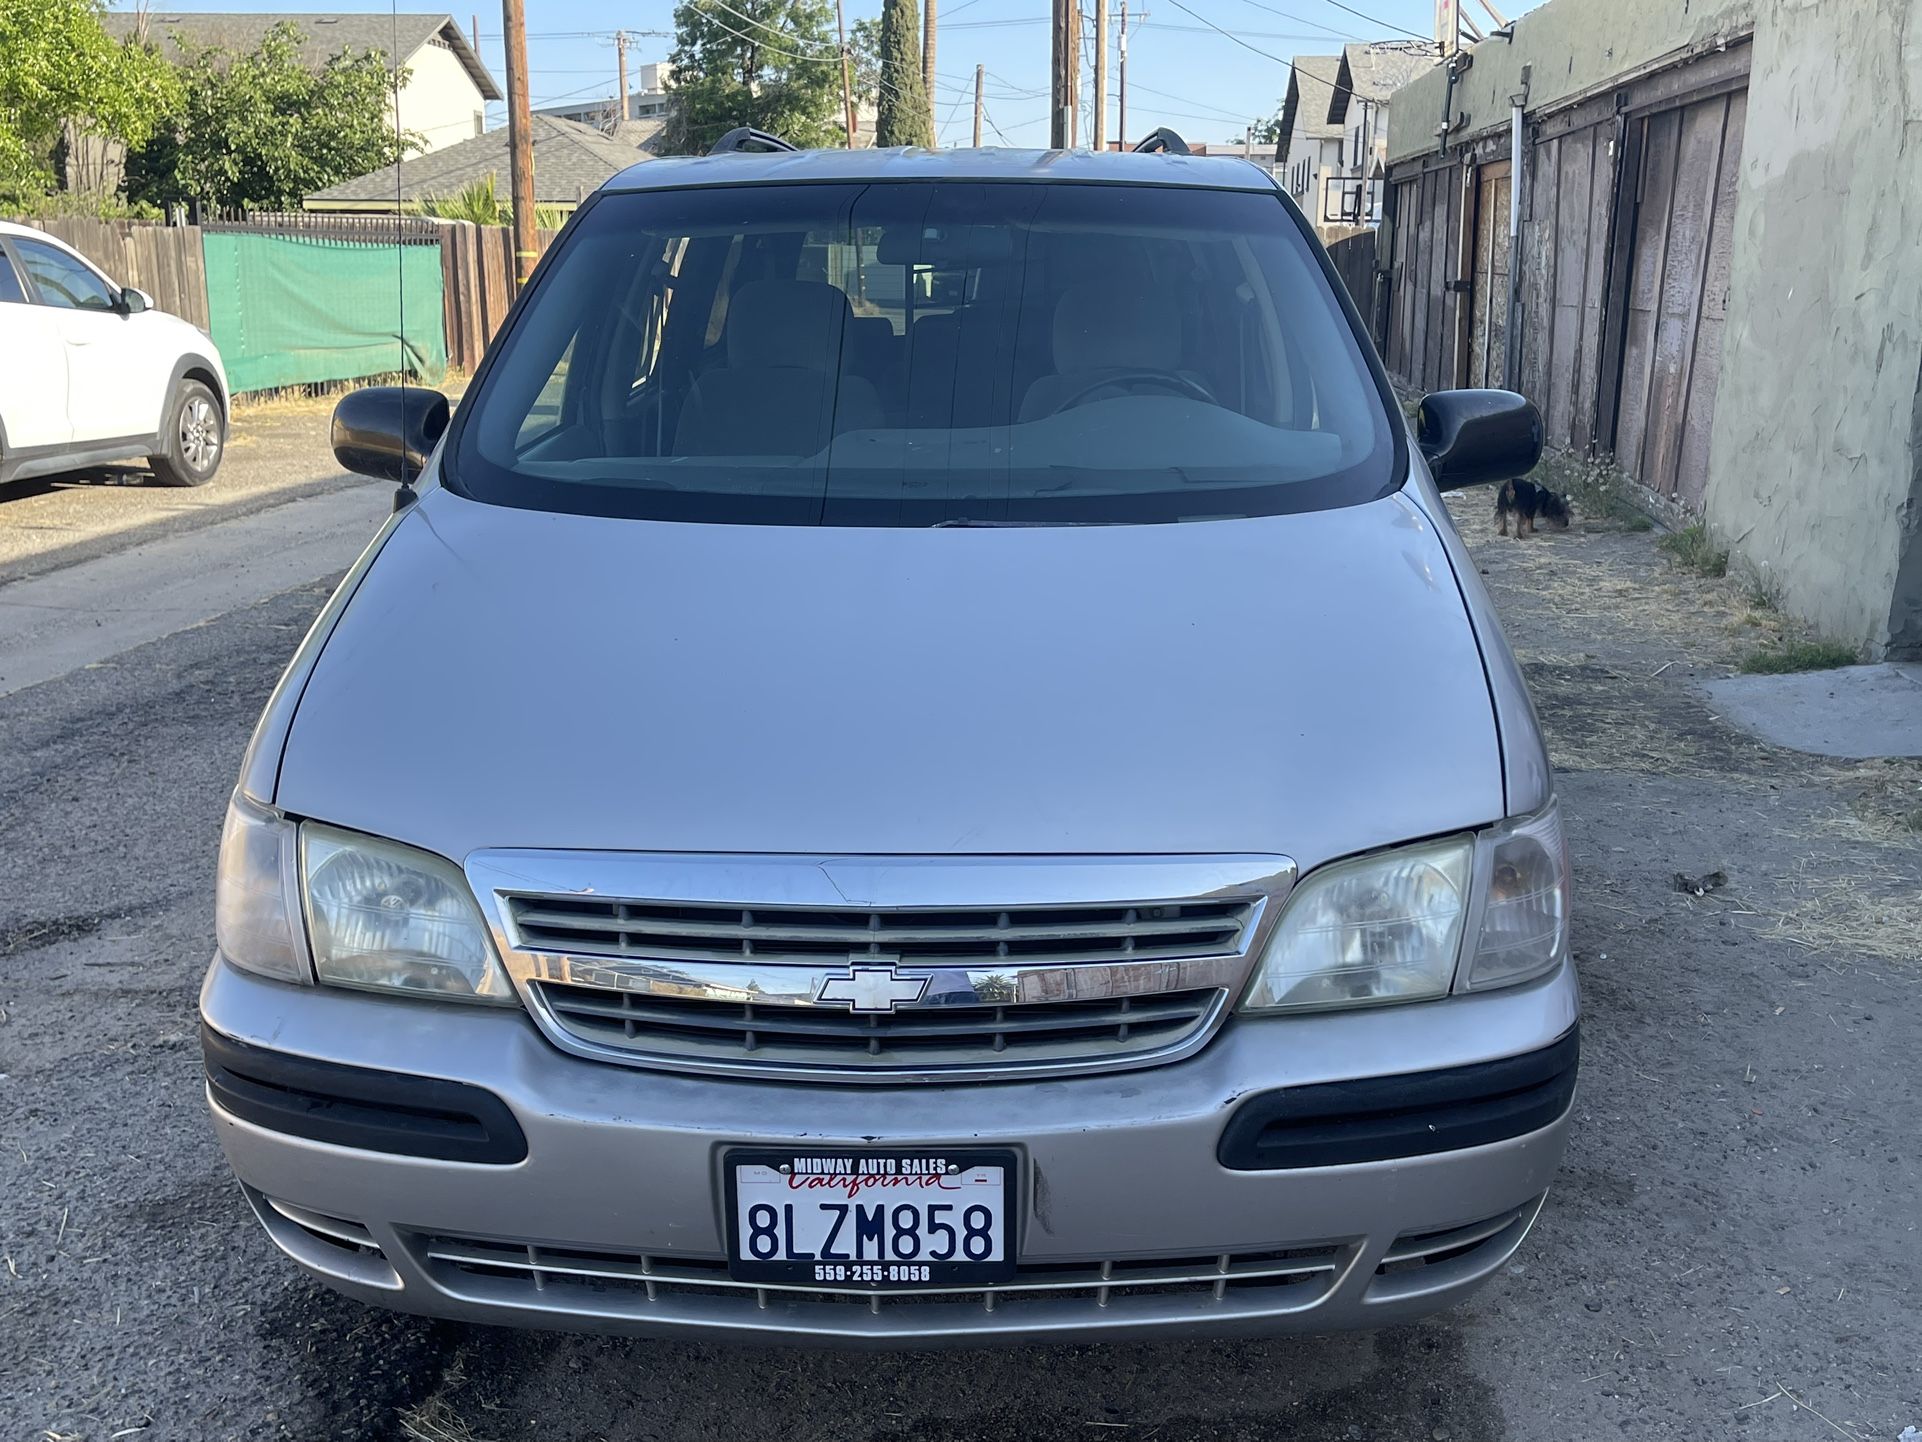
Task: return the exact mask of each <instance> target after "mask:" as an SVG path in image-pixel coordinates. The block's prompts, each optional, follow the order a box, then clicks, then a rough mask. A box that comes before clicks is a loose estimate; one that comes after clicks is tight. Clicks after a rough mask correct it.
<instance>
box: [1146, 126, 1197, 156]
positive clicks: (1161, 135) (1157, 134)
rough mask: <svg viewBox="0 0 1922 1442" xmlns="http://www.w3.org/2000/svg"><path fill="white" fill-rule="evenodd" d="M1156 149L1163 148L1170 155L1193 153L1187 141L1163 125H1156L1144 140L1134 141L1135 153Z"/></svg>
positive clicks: (1150, 151)
mask: <svg viewBox="0 0 1922 1442" xmlns="http://www.w3.org/2000/svg"><path fill="white" fill-rule="evenodd" d="M1157 150H1165V151H1167V152H1168V154H1170V155H1193V154H1194V151H1192V150H1190V149H1189V148H1188V142H1187V141H1185V140H1183V139H1182V138H1181V137H1180V136H1179V135H1177V134H1175V132H1174V131H1172V130H1170V129H1169V128H1168V127H1167V126H1165V125H1157V126H1156V127H1155V128H1154V130H1153V132H1152V133H1151V134H1150V135H1149V136H1148V138H1147V139H1145V140H1139V141H1136V142H1135V147H1134V152H1135V154H1136V155H1148V154H1151V153H1153V152H1154V151H1157Z"/></svg>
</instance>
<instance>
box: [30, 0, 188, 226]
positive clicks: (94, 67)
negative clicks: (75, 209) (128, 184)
mask: <svg viewBox="0 0 1922 1442" xmlns="http://www.w3.org/2000/svg"><path fill="white" fill-rule="evenodd" d="M100 13H101V5H100V4H99V0H0V180H7V181H12V182H14V183H16V184H17V185H19V186H21V187H23V188H25V189H28V190H34V189H40V188H44V187H45V186H46V185H47V184H48V183H49V182H50V181H51V179H52V168H51V160H52V156H53V150H54V145H55V143H56V142H57V141H58V140H59V138H60V130H61V126H62V125H63V124H64V123H65V122H67V121H69V120H71V121H73V122H74V124H75V126H76V127H77V128H78V129H80V130H81V131H83V132H85V133H88V134H96V135H105V136H108V137H111V138H113V139H116V140H123V141H125V142H127V143H128V144H129V145H139V144H141V143H143V142H144V141H145V140H146V139H147V138H148V136H150V135H151V134H153V130H154V122H155V118H156V117H157V116H159V115H162V114H165V113H166V112H167V111H168V110H169V109H171V108H172V107H173V106H174V105H176V104H177V103H178V102H179V98H180V82H179V80H178V79H177V78H176V77H175V75H174V73H173V70H172V68H171V67H169V66H168V65H167V63H166V62H165V61H164V60H162V59H161V58H160V57H159V56H158V55H156V54H155V53H154V52H153V51H151V50H148V49H145V48H144V47H142V46H139V45H135V44H132V43H128V44H121V43H118V42H116V41H115V40H114V39H113V38H112V37H111V36H109V35H108V34H107V32H106V30H105V29H103V28H102V27H101V24H100Z"/></svg>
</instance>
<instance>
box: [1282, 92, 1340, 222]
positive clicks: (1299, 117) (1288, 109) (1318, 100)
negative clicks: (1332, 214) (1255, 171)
mask: <svg viewBox="0 0 1922 1442" xmlns="http://www.w3.org/2000/svg"><path fill="white" fill-rule="evenodd" d="M1340 73H1341V57H1340V56H1339V55H1297V56H1296V57H1295V58H1294V62H1293V64H1292V65H1291V66H1290V67H1289V72H1288V93H1287V94H1286V95H1285V96H1284V97H1283V98H1282V102H1281V137H1280V139H1278V140H1277V141H1276V142H1275V175H1276V178H1277V179H1279V180H1280V181H1281V184H1282V187H1283V188H1284V189H1285V190H1286V191H1287V192H1288V193H1289V194H1290V195H1292V196H1293V197H1294V198H1295V203H1296V204H1297V205H1299V206H1300V207H1301V208H1302V210H1303V211H1304V212H1305V213H1306V214H1307V216H1308V218H1309V219H1310V220H1312V221H1316V222H1317V223H1319V222H1320V216H1321V208H1322V206H1321V195H1322V191H1323V189H1324V188H1325V186H1324V183H1323V178H1324V177H1326V176H1330V175H1339V174H1340V173H1341V170H1342V153H1341V152H1342V127H1341V126H1340V125H1339V124H1337V123H1336V122H1334V121H1332V120H1330V119H1329V118H1328V107H1329V104H1330V102H1331V101H1332V100H1333V98H1334V93H1335V81H1336V77H1337V76H1338V75H1340Z"/></svg>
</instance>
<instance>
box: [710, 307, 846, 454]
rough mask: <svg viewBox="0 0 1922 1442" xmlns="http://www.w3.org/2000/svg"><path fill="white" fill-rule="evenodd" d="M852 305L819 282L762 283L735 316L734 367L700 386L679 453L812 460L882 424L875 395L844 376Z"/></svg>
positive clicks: (730, 352)
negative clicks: (839, 439) (849, 435)
mask: <svg viewBox="0 0 1922 1442" xmlns="http://www.w3.org/2000/svg"><path fill="white" fill-rule="evenodd" d="M849 319H850V312H849V308H848V298H847V296H846V295H844V294H843V293H842V292H841V291H839V290H837V289H835V288H834V287H833V286H831V285H827V284H824V283H823V282H821V281H818V280H756V281H750V282H749V283H748V284H746V285H744V286H742V287H741V288H740V289H739V290H738V291H736V292H735V293H734V297H733V299H732V301H731V302H730V303H729V305H728V312H727V329H726V344H727V364H726V365H725V366H723V367H721V368H720V369H718V370H711V371H709V372H708V373H707V374H706V375H704V376H702V377H700V379H698V380H697V381H695V382H694V385H693V388H692V389H690V390H689V391H688V395H687V401H686V402H685V404H683V405H682V407H681V420H680V426H679V428H678V429H677V430H676V432H675V436H674V452H675V454H676V455H683V456H811V455H814V454H815V453H816V452H817V451H820V450H821V449H823V448H824V447H825V446H826V445H827V444H828V442H829V441H830V440H832V439H833V438H834V437H835V436H836V435H838V434H839V433H840V432H842V431H850V430H860V429H862V428H864V427H869V426H878V425H880V424H881V403H880V399H879V397H878V396H877V395H876V394H875V390H874V387H873V386H872V385H871V384H870V383H869V382H867V381H865V380H863V379H861V378H860V377H859V376H851V375H847V374H845V373H843V371H842V369H841V354H842V347H843V345H844V344H845V342H846V338H847V333H848V324H849Z"/></svg>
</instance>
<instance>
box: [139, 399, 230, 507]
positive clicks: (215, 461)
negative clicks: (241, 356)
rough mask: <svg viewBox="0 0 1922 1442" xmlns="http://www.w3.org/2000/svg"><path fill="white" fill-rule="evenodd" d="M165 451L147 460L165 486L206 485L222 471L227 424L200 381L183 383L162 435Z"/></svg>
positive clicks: (156, 478) (214, 401) (216, 403)
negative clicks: (221, 458) (218, 471)
mask: <svg viewBox="0 0 1922 1442" xmlns="http://www.w3.org/2000/svg"><path fill="white" fill-rule="evenodd" d="M160 439H161V444H162V446H163V447H164V449H162V450H159V451H156V452H155V453H154V454H153V455H151V456H149V457H147V459H148V461H149V462H150V463H151V464H152V465H153V473H154V479H155V480H157V481H159V482H160V484H161V485H163V486H204V485H206V484H207V482H209V481H211V480H212V479H213V478H214V472H215V471H217V470H219V469H220V457H221V453H222V452H223V451H224V450H225V449H226V446H227V423H226V421H225V420H224V419H223V418H222V416H221V414H220V402H219V401H218V400H216V399H215V398H214V393H213V392H212V391H210V390H208V389H207V387H206V386H204V385H202V384H201V383H200V382H199V381H182V382H181V384H180V389H179V390H177V391H175V392H174V400H173V405H172V406H171V407H169V409H168V411H167V424H166V426H165V427H164V428H163V429H162V431H161V433H160Z"/></svg>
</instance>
